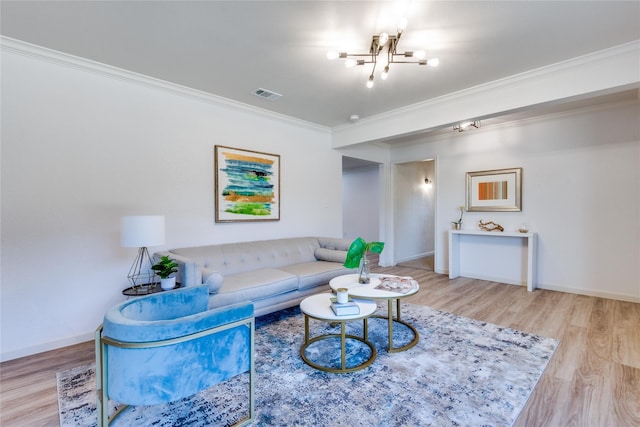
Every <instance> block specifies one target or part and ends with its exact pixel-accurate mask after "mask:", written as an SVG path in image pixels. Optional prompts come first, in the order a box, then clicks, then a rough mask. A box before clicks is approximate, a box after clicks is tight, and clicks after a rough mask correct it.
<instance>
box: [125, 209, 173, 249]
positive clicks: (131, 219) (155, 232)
mask: <svg viewBox="0 0 640 427" xmlns="http://www.w3.org/2000/svg"><path fill="white" fill-rule="evenodd" d="M162 244H164V216H162V215H142V216H123V217H122V218H120V246H123V247H125V248H142V247H148V246H160V245H162Z"/></svg>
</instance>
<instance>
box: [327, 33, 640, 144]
mask: <svg viewBox="0 0 640 427" xmlns="http://www.w3.org/2000/svg"><path fill="white" fill-rule="evenodd" d="M639 57H640V40H634V41H632V42H629V43H625V44H622V45H619V46H614V47H612V48H609V49H604V50H601V51H598V52H593V53H589V54H586V55H582V56H579V57H577V58H573V59H569V60H565V61H562V62H558V63H556V64H551V65H547V66H544V67H540V68H536V69H533V70H529V71H525V72H523V73H519V74H515V75H512V76H508V77H505V78H502V79H499V80H495V81H491V82H488V83H484V84H481V85H477V86H473V87H470V88H467V89H463V90H460V91H457V92H452V93H448V94H446V95H443V96H440V97H436V98H431V99H428V100H425V101H423V102H419V103H416V104H412V105H407V106H404V107H401V108H398V109H396V110H392V111H387V112H385V113H382V114H378V115H375V116H371V117H365V118H361V119H360V120H359V121H358V123H355V124H345V125H340V126H336V127H334V128H332V130H333V147H334V148H344V147H347V146H350V145H354V144H358V143H362V142H370V141H388V140H390V139H394V138H398V137H400V136H410V135H413V134H417V133H420V132H423V131H424V130H427V129H435V128H438V127H441V126H449V125H451V124H453V123H455V122H456V121H459V120H461V119H465V120H472V119H481V118H487V117H493V116H496V115H502V114H506V113H509V112H515V111H518V110H521V109H524V108H527V107H530V106H533V105H541V104H546V103H549V102H558V101H560V100H566V99H571V98H576V97H581V96H586V95H588V94H594V93H600V94H602V93H603V92H606V91H616V90H620V89H631V88H634V87H638V83H640V77H639V76H640V74H639V73H638V72H639V71H640V65H639V64H638V59H639ZM513 93H518V94H519V96H518V97H513V96H512V94H513ZM487 101H490V102H487Z"/></svg>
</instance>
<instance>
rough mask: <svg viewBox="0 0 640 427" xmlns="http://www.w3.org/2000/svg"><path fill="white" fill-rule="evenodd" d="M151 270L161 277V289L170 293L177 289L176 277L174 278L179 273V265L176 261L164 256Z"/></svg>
mask: <svg viewBox="0 0 640 427" xmlns="http://www.w3.org/2000/svg"><path fill="white" fill-rule="evenodd" d="M151 269H152V270H153V271H155V272H156V274H157V275H158V276H160V287H161V288H162V289H163V290H165V291H168V290H171V289H173V288H175V287H176V276H172V275H173V274H174V273H177V272H178V264H177V263H176V262H175V260H173V259H171V258H169V257H168V256H163V257H161V258H160V261H158V262H157V263H156V264H154V265H153V266H152V267H151Z"/></svg>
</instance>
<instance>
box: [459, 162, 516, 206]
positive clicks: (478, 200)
mask: <svg viewBox="0 0 640 427" xmlns="http://www.w3.org/2000/svg"><path fill="white" fill-rule="evenodd" d="M521 210H522V168H512V169H496V170H488V171H478V172H467V211H469V212H518V211H521Z"/></svg>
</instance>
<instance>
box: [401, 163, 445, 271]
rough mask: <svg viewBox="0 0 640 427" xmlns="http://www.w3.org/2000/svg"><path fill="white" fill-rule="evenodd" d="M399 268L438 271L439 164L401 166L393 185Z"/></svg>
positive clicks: (402, 164) (403, 164)
mask: <svg viewBox="0 0 640 427" xmlns="http://www.w3.org/2000/svg"><path fill="white" fill-rule="evenodd" d="M393 195H394V196H393V197H394V200H393V206H394V213H393V218H394V234H395V237H394V241H395V255H396V260H397V264H398V265H400V266H409V267H413V268H421V269H425V270H433V269H434V252H435V201H436V199H435V161H434V160H432V159H429V160H424V161H415V162H407V163H397V164H396V165H395V167H394V184H393Z"/></svg>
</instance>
